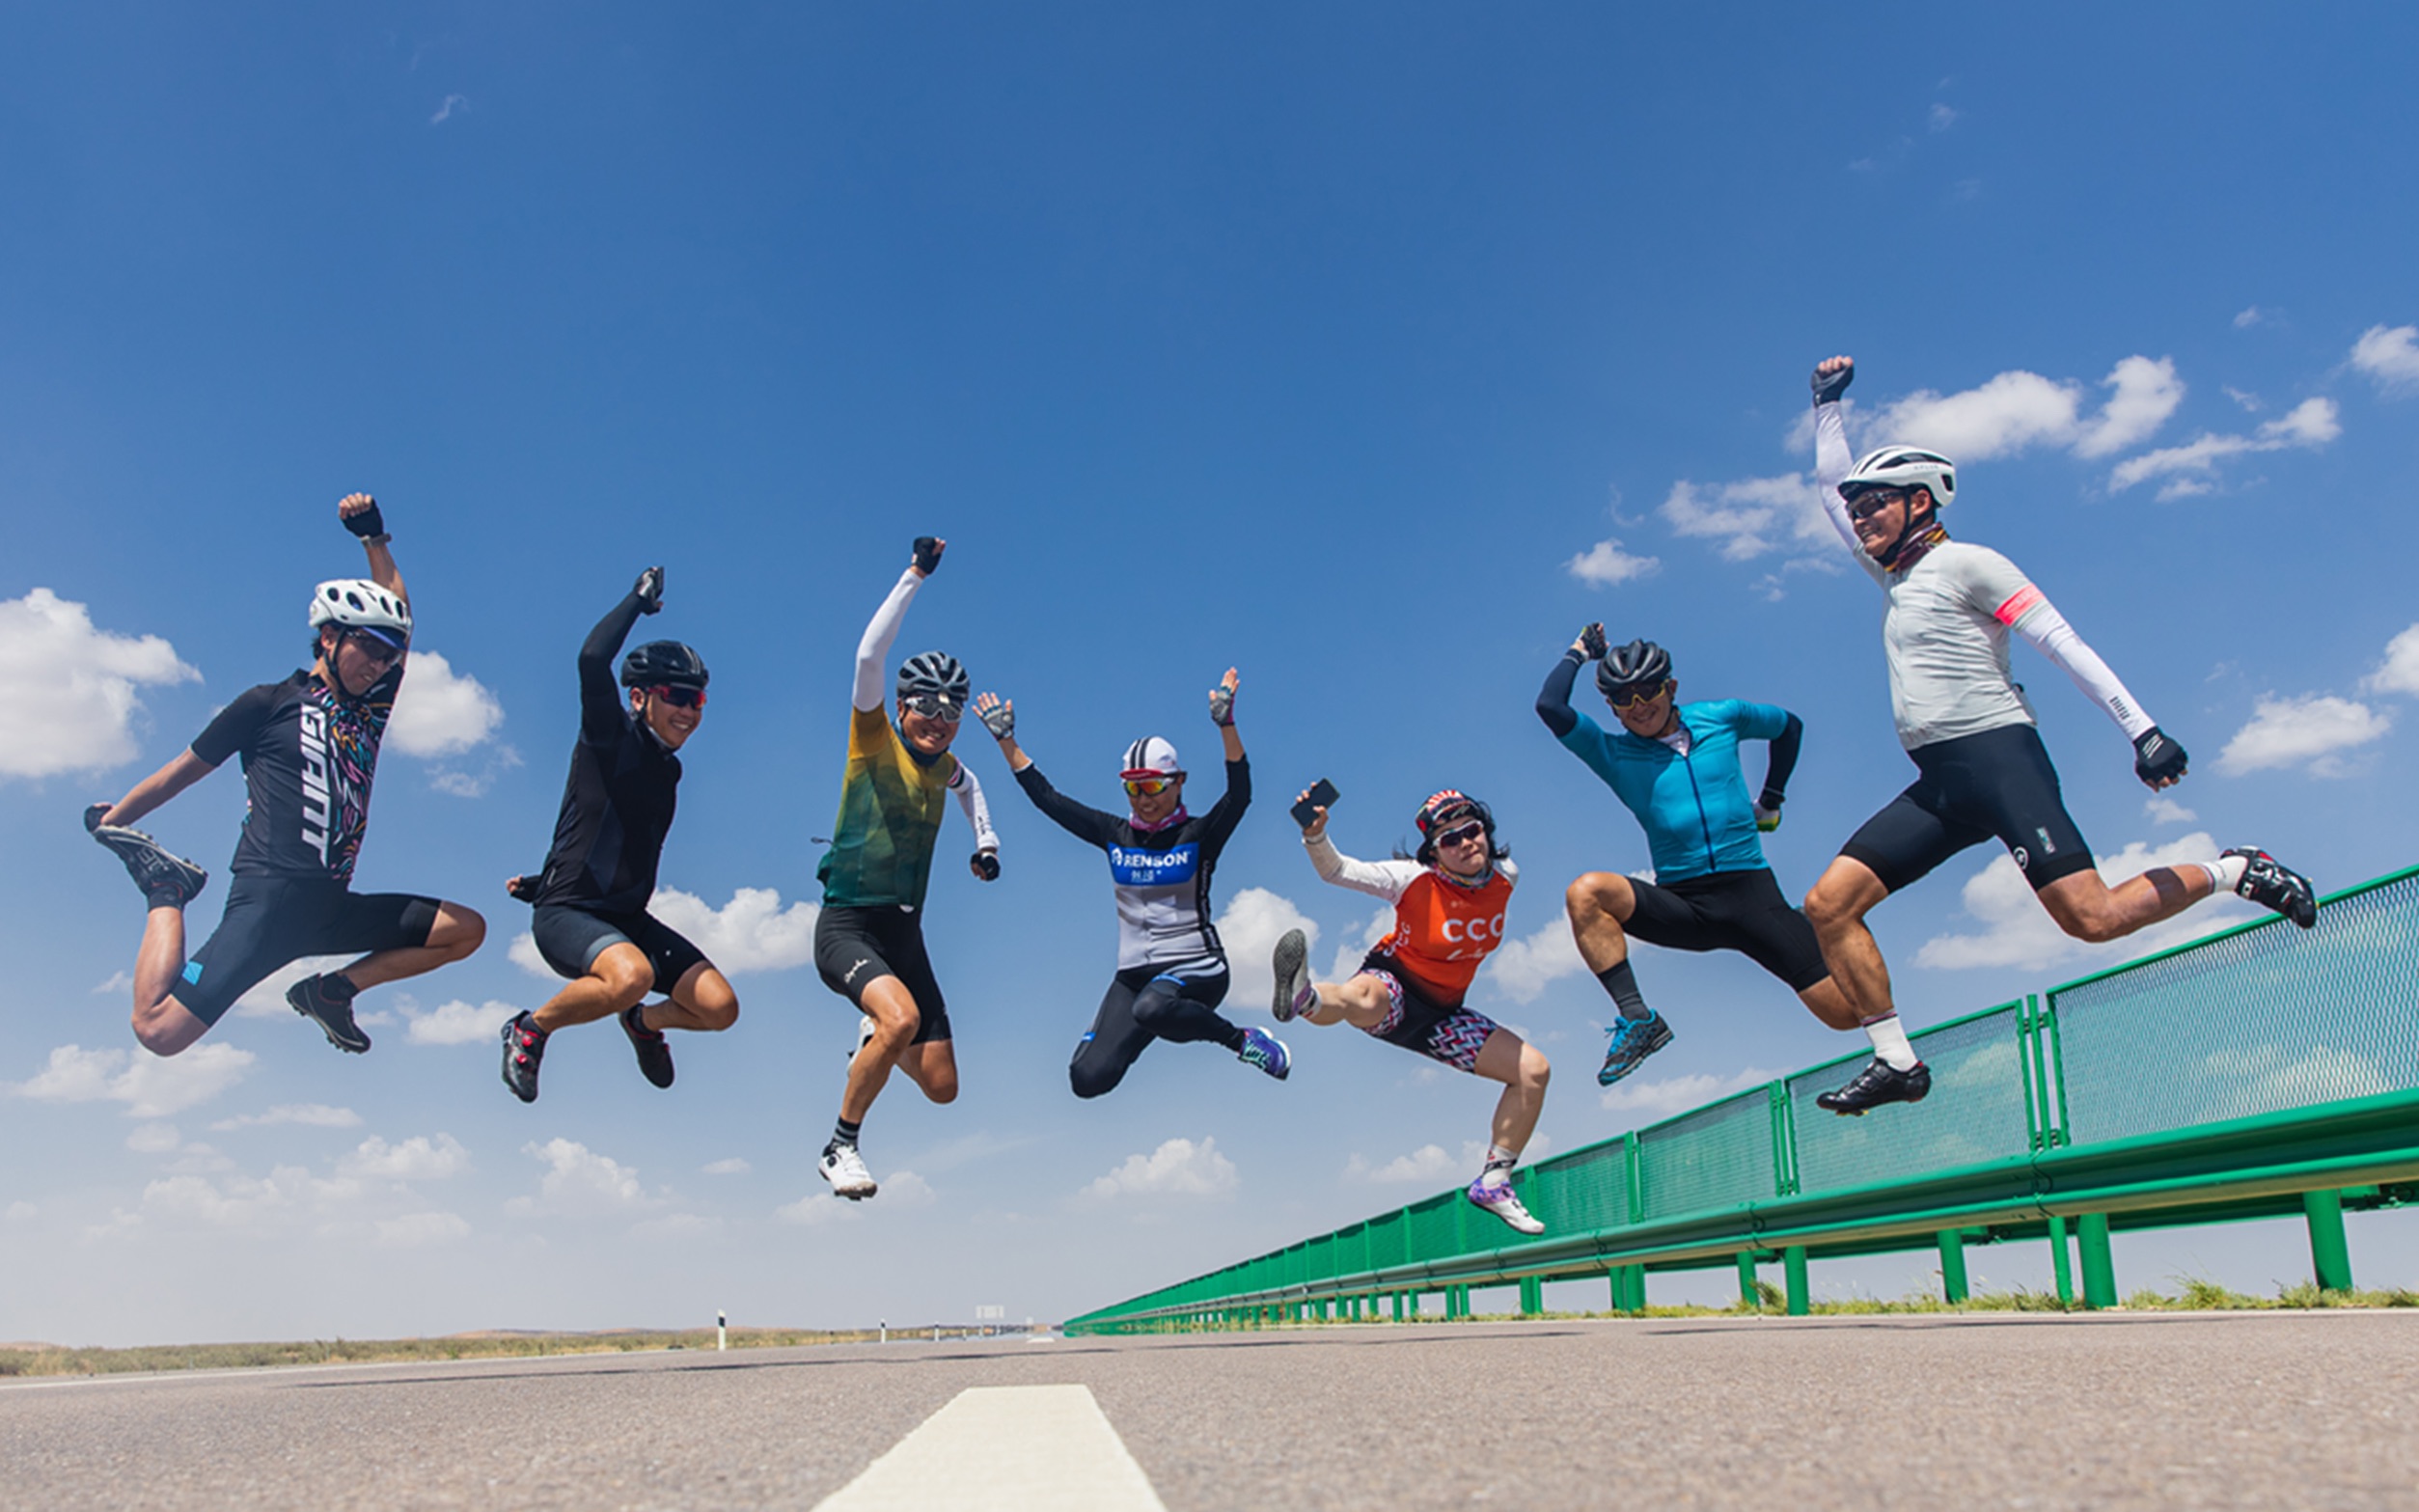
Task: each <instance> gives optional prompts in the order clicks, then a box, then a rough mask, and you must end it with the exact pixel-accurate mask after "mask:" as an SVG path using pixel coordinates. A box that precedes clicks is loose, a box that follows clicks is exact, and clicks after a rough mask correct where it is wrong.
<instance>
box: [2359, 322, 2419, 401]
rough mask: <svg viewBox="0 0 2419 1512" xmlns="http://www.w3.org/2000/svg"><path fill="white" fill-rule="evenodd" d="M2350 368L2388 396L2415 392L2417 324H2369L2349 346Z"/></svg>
mask: <svg viewBox="0 0 2419 1512" xmlns="http://www.w3.org/2000/svg"><path fill="white" fill-rule="evenodd" d="M2351 365H2352V367H2354V368H2355V369H2357V370H2359V371H2361V372H2364V373H2366V374H2368V376H2369V379H2370V381H2372V382H2374V383H2375V384H2376V385H2377V386H2378V388H2379V389H2381V390H2383V391H2384V392H2385V393H2388V394H2407V393H2410V392H2412V391H2414V390H2419V325H2398V326H2395V327H2393V328H2392V329H2390V330H2389V329H2387V328H2386V327H2384V326H2382V325H2373V326H2371V327H2369V328H2368V329H2367V330H2366V331H2363V332H2362V333H2360V340H2358V341H2357V342H2354V343H2352V346H2351Z"/></svg>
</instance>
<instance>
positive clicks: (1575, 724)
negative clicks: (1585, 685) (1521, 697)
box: [1537, 651, 1587, 740]
mask: <svg viewBox="0 0 2419 1512" xmlns="http://www.w3.org/2000/svg"><path fill="white" fill-rule="evenodd" d="M1586 661H1587V658H1586V657H1584V656H1581V654H1580V653H1579V652H1577V651H1564V652H1563V653H1562V659H1561V660H1560V661H1558V662H1556V663H1554V664H1553V671H1552V672H1550V673H1548V674H1546V685H1545V686H1544V687H1542V688H1540V689H1538V690H1537V717H1538V718H1539V719H1542V720H1544V721H1545V722H1546V728H1547V729H1551V730H1553V738H1554V739H1556V740H1559V739H1561V738H1562V737H1563V736H1565V735H1567V734H1569V733H1570V732H1571V731H1572V730H1575V729H1579V726H1580V717H1579V711H1578V710H1577V709H1574V708H1572V707H1571V684H1572V683H1573V682H1575V681H1577V680H1578V678H1579V674H1580V668H1581V666H1583V665H1585V663H1586Z"/></svg>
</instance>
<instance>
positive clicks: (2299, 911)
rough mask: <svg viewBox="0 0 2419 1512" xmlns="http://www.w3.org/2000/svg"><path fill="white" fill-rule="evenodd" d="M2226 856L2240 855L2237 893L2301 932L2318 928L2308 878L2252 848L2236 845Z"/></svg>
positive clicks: (2313, 893)
mask: <svg viewBox="0 0 2419 1512" xmlns="http://www.w3.org/2000/svg"><path fill="white" fill-rule="evenodd" d="M2225 854H2227V855H2229V856H2240V857H2241V858H2242V860H2243V863H2244V865H2243V867H2242V880H2241V881H2240V882H2238V883H2236V884H2235V885H2234V890H2235V891H2236V892H2237V893H2241V894H2242V895H2243V896H2244V897H2247V898H2249V899H2250V900H2251V901H2252V902H2254V903H2257V904H2259V905H2260V906H2261V907H2262V908H2272V909H2274V910H2275V911H2276V912H2278V913H2280V914H2282V915H2284V916H2285V917H2286V918H2287V919H2290V920H2292V921H2294V922H2295V923H2296V924H2299V925H2300V926H2301V927H2302V928H2304V929H2315V928H2317V927H2318V921H2319V896H2318V892H2317V890H2316V889H2314V888H2312V887H2311V886H2310V879H2309V878H2308V877H2305V876H2303V875H2302V874H2301V873H2300V872H2298V871H2295V870H2294V869H2293V868H2292V867H2291V866H2286V865H2284V864H2283V863H2282V862H2280V861H2278V860H2277V859H2276V858H2275V857H2273V856H2271V855H2269V854H2268V852H2266V851H2264V850H2261V849H2260V848H2259V847H2257V846H2255V845H2238V846H2236V847H2235V848H2234V849H2232V850H2230V851H2227V852H2226V853H2225Z"/></svg>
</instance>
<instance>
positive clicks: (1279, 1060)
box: [1235, 1029, 1294, 1082]
mask: <svg viewBox="0 0 2419 1512" xmlns="http://www.w3.org/2000/svg"><path fill="white" fill-rule="evenodd" d="M1235 1058H1236V1059H1237V1060H1240V1061H1242V1062H1243V1063H1244V1064H1245V1065H1248V1066H1258V1067H1259V1068H1260V1069H1261V1070H1263V1071H1265V1072H1267V1073H1268V1074H1269V1075H1271V1076H1273V1077H1275V1078H1277V1080H1278V1081H1280V1082H1281V1081H1283V1080H1285V1073H1286V1072H1288V1071H1291V1070H1292V1069H1293V1068H1294V1058H1293V1052H1291V1051H1289V1050H1287V1049H1286V1048H1285V1042H1284V1041H1283V1040H1281V1039H1278V1037H1277V1036H1276V1035H1274V1034H1264V1033H1262V1032H1261V1031H1258V1030H1256V1029H1247V1030H1245V1031H1243V1048H1242V1049H1241V1050H1238V1051H1236V1052H1235Z"/></svg>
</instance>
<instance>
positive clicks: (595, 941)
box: [529, 904, 714, 997]
mask: <svg viewBox="0 0 2419 1512" xmlns="http://www.w3.org/2000/svg"><path fill="white" fill-rule="evenodd" d="M529 932H530V934H531V935H532V936H533V937H534V938H535V939H536V941H537V953H538V954H539V955H542V956H544V957H545V958H546V964H547V965H548V966H551V967H553V968H554V969H555V975H556V976H568V977H572V978H574V979H576V978H578V977H582V976H587V975H588V972H589V968H590V967H591V966H594V965H595V964H596V957H598V956H600V955H602V954H604V953H605V951H606V950H607V949H608V948H612V947H614V946H617V945H635V946H637V947H638V948H639V949H640V950H642V951H644V952H645V953H646V964H647V965H648V966H650V967H652V968H654V971H655V980H654V983H653V985H654V988H655V990H656V991H658V992H660V993H663V994H664V995H665V996H667V997H669V996H671V994H672V989H673V988H674V987H676V986H678V985H679V984H680V978H681V977H683V976H688V975H689V970H690V968H691V967H695V966H711V965H713V964H714V963H713V962H711V961H709V960H707V959H706V958H705V952H704V951H703V950H701V949H699V948H697V947H696V946H694V945H692V944H690V943H689V940H688V937H687V936H685V935H683V934H682V933H681V932H680V931H679V930H677V929H674V928H673V926H672V925H670V924H668V923H665V922H664V921H662V920H660V919H658V918H656V917H655V916H654V915H652V914H650V913H647V912H646V910H644V909H642V910H640V911H639V912H637V913H635V914H605V913H591V911H589V910H588V909H585V908H571V907H567V906H564V905H563V904H555V905H553V906H550V907H547V908H541V909H539V910H537V912H536V916H535V917H534V918H533V919H532V920H531V921H530V926H529Z"/></svg>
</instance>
